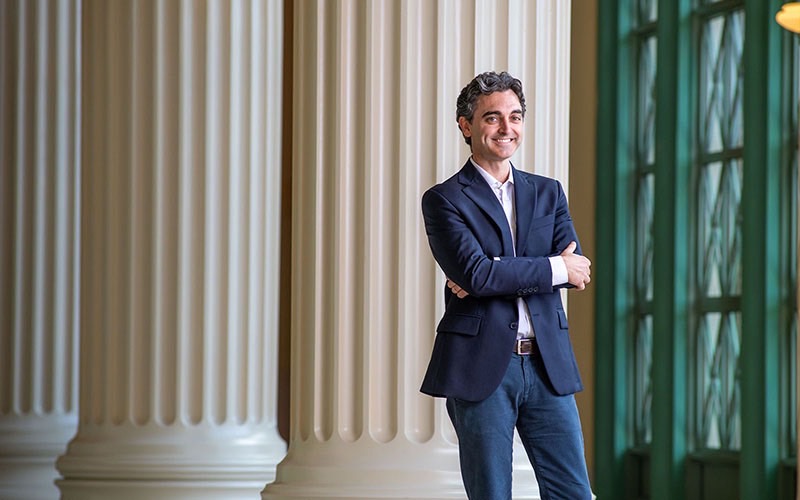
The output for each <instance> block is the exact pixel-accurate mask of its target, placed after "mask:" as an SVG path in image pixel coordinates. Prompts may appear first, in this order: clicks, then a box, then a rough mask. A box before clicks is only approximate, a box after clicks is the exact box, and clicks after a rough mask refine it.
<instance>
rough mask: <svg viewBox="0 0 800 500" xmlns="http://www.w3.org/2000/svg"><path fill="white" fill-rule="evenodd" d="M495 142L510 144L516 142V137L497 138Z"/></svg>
mask: <svg viewBox="0 0 800 500" xmlns="http://www.w3.org/2000/svg"><path fill="white" fill-rule="evenodd" d="M495 142H499V143H500V144H510V143H512V142H514V139H513V138H511V137H505V138H502V139H495Z"/></svg>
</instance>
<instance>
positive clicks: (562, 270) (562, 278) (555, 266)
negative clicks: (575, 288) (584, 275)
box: [549, 255, 569, 287]
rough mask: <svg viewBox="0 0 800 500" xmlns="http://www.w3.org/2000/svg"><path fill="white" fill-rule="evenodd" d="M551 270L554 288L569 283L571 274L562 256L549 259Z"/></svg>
mask: <svg viewBox="0 0 800 500" xmlns="http://www.w3.org/2000/svg"><path fill="white" fill-rule="evenodd" d="M549 259H550V270H551V271H552V272H553V286H554V287H555V286H558V285H563V284H564V283H567V282H568V281H569V274H568V273H567V265H566V264H564V258H563V257H561V256H560V255H556V256H555V257H549Z"/></svg>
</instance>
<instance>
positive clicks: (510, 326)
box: [508, 321, 517, 330]
mask: <svg viewBox="0 0 800 500" xmlns="http://www.w3.org/2000/svg"><path fill="white" fill-rule="evenodd" d="M508 327H509V328H511V329H512V330H516V329H517V322H516V321H512V322H511V323H509V325H508Z"/></svg>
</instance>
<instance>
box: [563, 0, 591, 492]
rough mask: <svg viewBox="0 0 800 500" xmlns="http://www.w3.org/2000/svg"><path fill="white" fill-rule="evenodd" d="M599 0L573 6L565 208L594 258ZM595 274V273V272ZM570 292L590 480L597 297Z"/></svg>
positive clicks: (583, 0) (579, 0)
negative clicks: (566, 203)
mask: <svg viewBox="0 0 800 500" xmlns="http://www.w3.org/2000/svg"><path fill="white" fill-rule="evenodd" d="M596 41H597V0H573V2H572V54H571V59H572V60H571V84H570V86H571V89H570V90H571V92H570V96H571V97H570V133H569V137H570V139H569V141H570V145H569V158H570V167H569V177H570V179H571V182H570V183H569V194H568V196H569V206H570V212H571V214H572V218H573V220H574V223H575V228H576V230H577V231H578V235H579V236H580V238H581V247H582V248H583V251H584V253H585V254H586V256H587V257H589V259H593V257H594V254H595V248H596V244H595V227H594V226H595V204H596V196H595V179H596V159H595V145H596V144H595V136H596V121H597V119H596V108H597V92H596V89H597V42H596ZM595 270H596V269H595ZM594 290H595V289H594V287H592V286H591V285H590V286H589V287H587V288H586V290H585V291H584V292H582V293H570V295H569V297H570V299H569V322H570V331H571V333H572V341H573V344H574V348H575V355H576V356H577V358H578V365H579V366H580V369H581V375H582V377H583V381H584V385H585V389H584V391H583V392H581V393H579V394H578V395H577V400H578V407H579V410H580V413H581V421H582V423H583V433H584V438H585V440H586V460H587V464H588V466H589V475H590V477H591V478H592V479H594V441H595V440H594V394H595V380H594V379H595V376H594V374H595V357H594V352H595V349H594V340H595V321H594V313H595V307H594V304H595V292H594Z"/></svg>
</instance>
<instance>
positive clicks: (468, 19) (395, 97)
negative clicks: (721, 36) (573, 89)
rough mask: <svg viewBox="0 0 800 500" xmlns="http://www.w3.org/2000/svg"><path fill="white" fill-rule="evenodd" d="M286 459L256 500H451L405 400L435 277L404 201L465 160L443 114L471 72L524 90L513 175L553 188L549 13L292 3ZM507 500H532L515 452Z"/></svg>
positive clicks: (431, 403) (433, 309) (425, 348)
mask: <svg viewBox="0 0 800 500" xmlns="http://www.w3.org/2000/svg"><path fill="white" fill-rule="evenodd" d="M293 18H294V26H293V31H294V34H295V37H294V42H293V44H294V45H293V46H294V57H293V61H294V75H293V92H294V99H293V112H292V117H293V128H292V144H293V147H292V164H293V170H292V172H293V198H292V234H293V241H292V255H293V260H292V296H291V300H292V320H291V328H292V358H291V361H292V368H291V380H292V387H291V403H292V404H291V417H290V418H291V424H290V433H291V435H290V442H289V453H288V455H287V457H286V459H285V460H283V461H282V462H281V463H280V464H279V466H278V469H277V478H276V481H275V482H274V483H272V484H270V485H267V487H266V488H265V489H264V491H263V492H262V498H263V499H280V498H304V499H321V498H425V499H439V498H463V497H464V493H463V488H462V485H461V478H460V473H459V469H458V458H457V453H458V452H457V446H456V442H455V437H454V432H453V430H452V428H451V426H450V423H449V420H448V418H447V416H446V412H445V411H444V406H443V404H442V402H441V401H435V400H434V399H432V398H429V397H427V396H423V395H421V394H420V393H419V392H418V390H419V385H420V382H421V380H422V375H423V372H424V370H425V367H426V365H427V361H428V357H429V354H430V350H431V346H432V344H433V338H434V329H435V324H436V321H437V318H438V317H439V315H440V313H441V307H442V292H441V290H442V289H443V276H442V275H441V272H440V271H439V270H438V269H437V267H436V265H435V263H434V261H433V260H432V258H431V256H430V251H429V249H428V245H427V240H426V238H425V234H424V229H423V227H422V217H421V214H420V208H419V200H420V197H421V195H422V193H423V191H424V190H425V189H426V188H427V187H429V186H431V185H432V184H434V183H435V182H437V181H441V180H443V179H444V178H446V177H448V176H449V175H451V174H452V173H454V172H455V171H456V170H457V169H458V168H460V167H461V165H463V162H464V161H465V160H466V158H467V157H468V155H469V152H468V149H467V147H466V146H465V145H464V143H463V139H462V138H461V135H460V133H459V131H458V128H457V126H456V119H455V116H454V113H455V102H456V97H457V96H458V93H459V91H460V90H461V88H462V87H463V86H464V85H465V84H466V83H467V82H468V81H469V80H470V79H471V78H472V77H473V76H474V75H475V74H476V73H478V72H481V71H485V70H488V69H496V70H509V71H510V72H512V74H515V75H517V76H519V77H520V78H521V79H522V80H523V83H524V84H525V89H526V94H527V101H528V120H527V139H526V141H525V142H524V148H523V150H522V151H520V152H519V154H518V156H517V158H516V159H515V163H516V164H517V165H518V166H520V167H521V168H523V169H525V170H529V171H536V172H541V173H545V174H547V175H551V176H556V177H558V178H560V179H561V180H562V181H564V182H565V183H566V180H567V179H566V172H567V168H568V161H567V151H568V130H569V127H568V125H569V124H568V117H569V106H568V102H569V94H568V89H569V39H570V33H569V29H570V6H569V3H568V2H563V1H561V0H537V1H498V2H494V1H479V0H472V1H448V0H440V1H429V0H409V1H397V0H385V1H377V0H376V1H372V2H359V1H338V2H327V1H324V0H306V1H300V2H296V3H295V4H294V16H293ZM517 448H518V449H517V450H516V453H515V456H516V462H515V463H516V474H515V479H514V482H515V494H514V498H538V488H537V486H536V482H535V479H534V476H533V472H532V470H531V468H530V465H529V464H528V461H527V458H526V457H525V454H524V451H523V449H522V447H521V445H519V446H518V447H517Z"/></svg>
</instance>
